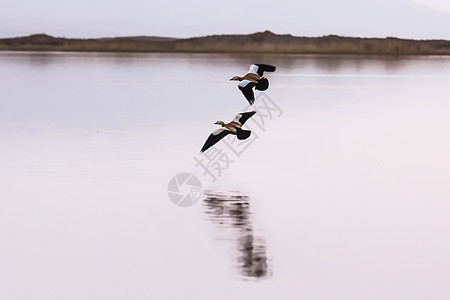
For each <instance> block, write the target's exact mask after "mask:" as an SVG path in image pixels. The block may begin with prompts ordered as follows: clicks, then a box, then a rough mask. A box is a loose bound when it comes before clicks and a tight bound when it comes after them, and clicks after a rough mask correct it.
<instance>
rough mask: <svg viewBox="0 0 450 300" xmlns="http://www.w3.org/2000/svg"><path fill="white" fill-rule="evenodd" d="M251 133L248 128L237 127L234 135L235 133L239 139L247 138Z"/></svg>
mask: <svg viewBox="0 0 450 300" xmlns="http://www.w3.org/2000/svg"><path fill="white" fill-rule="evenodd" d="M251 134H252V132H251V131H250V130H244V129H241V128H237V132H236V135H237V138H238V139H239V140H245V139H248V137H249V136H250V135H251Z"/></svg>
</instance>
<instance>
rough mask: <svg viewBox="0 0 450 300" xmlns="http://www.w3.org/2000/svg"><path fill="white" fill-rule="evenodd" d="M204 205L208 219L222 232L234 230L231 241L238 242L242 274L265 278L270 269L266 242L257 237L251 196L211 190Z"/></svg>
mask: <svg viewBox="0 0 450 300" xmlns="http://www.w3.org/2000/svg"><path fill="white" fill-rule="evenodd" d="M204 208H205V213H206V215H207V219H209V220H211V221H212V222H213V223H214V224H216V225H217V227H218V229H219V230H220V232H221V233H231V234H232V238H231V240H234V241H236V242H237V246H238V247H237V250H238V265H237V267H238V269H239V270H240V272H241V274H242V275H244V276H246V277H253V278H262V277H265V276H266V275H267V274H268V270H269V266H268V261H267V254H266V243H265V241H264V239H263V238H262V237H259V236H255V233H254V229H253V225H252V223H251V213H250V207H249V198H248V197H247V196H242V195H225V194H220V193H214V192H211V191H209V192H207V193H206V199H205V200H204Z"/></svg>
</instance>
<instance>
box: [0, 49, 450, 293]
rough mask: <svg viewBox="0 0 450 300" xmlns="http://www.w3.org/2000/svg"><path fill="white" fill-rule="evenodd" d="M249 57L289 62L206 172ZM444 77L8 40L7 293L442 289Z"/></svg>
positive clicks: (0, 285)
mask: <svg viewBox="0 0 450 300" xmlns="http://www.w3.org/2000/svg"><path fill="white" fill-rule="evenodd" d="M252 62H264V63H270V64H275V65H277V67H278V69H277V72H275V73H273V74H267V76H268V78H269V80H270V88H269V90H268V91H267V92H265V94H264V95H263V97H265V98H258V99H257V102H256V108H257V109H258V110H259V112H260V115H263V114H265V116H266V117H265V118H264V124H263V126H260V127H258V124H257V123H256V121H258V119H255V122H253V123H252V122H251V121H248V124H246V125H248V126H249V127H251V128H252V130H253V131H254V135H253V136H254V137H255V136H257V138H255V139H254V140H253V142H252V143H251V144H249V145H248V147H246V148H242V147H241V148H232V147H234V146H233V145H236V144H233V143H234V142H233V140H232V139H229V140H226V141H223V143H221V144H219V145H218V146H220V147H221V148H220V149H219V150H222V151H223V152H222V154H224V153H225V154H226V155H227V158H228V159H229V161H228V167H227V168H226V169H224V170H222V171H221V173H220V174H217V173H215V175H216V178H215V181H213V179H212V177H211V176H209V175H207V174H206V175H205V172H204V170H203V169H202V168H201V167H199V166H198V162H197V161H196V158H197V159H204V161H206V159H207V158H206V156H200V155H199V150H200V148H201V146H202V145H203V143H204V141H205V140H206V138H207V136H208V135H209V133H210V132H211V131H212V130H214V129H215V125H213V123H214V122H215V121H217V120H224V121H230V120H231V119H232V118H233V116H234V115H235V114H236V113H238V112H240V111H242V110H243V109H245V108H246V107H247V103H246V101H245V100H244V98H243V96H242V95H241V94H240V92H239V91H238V90H237V88H236V84H235V83H233V82H229V81H228V79H229V78H231V77H232V76H233V75H242V74H244V73H245V72H246V71H247V69H248V65H249V64H250V63H252ZM449 80H450V58H448V57H405V58H381V57H335V56H329V57H317V56H255V57H253V56H241V57H236V56H227V55H205V54H192V55H181V54H177V55H174V54H136V55H128V54H122V55H112V54H60V53H1V54H0V82H1V87H2V95H1V97H0V167H1V172H0V191H1V199H2V201H1V203H2V209H1V210H0V237H1V238H0V243H1V245H0V246H1V247H0V249H1V250H0V251H1V252H0V253H1V254H2V255H1V256H0V257H1V258H0V265H1V271H0V298H2V299H61V298H64V299H99V298H108V299H149V298H150V299H246V298H252V299H274V298H281V299H294V298H295V299H298V298H306V299H448V297H449V296H450V288H449V287H448V278H449V277H450V271H449V270H450V268H449V266H450V259H449V256H448V253H449V252H450V242H449V241H448V234H449V233H450V218H449V213H448V212H449V211H450V204H449V203H450V202H449V199H450V191H449V189H448V182H449V179H450V159H449V156H448V153H450V142H449V140H448V128H450V119H449V118H448V115H449V113H450V102H449V101H448V99H449V97H448V95H449V94H450V85H448V82H449ZM264 101H266V102H264ZM263 103H266V104H267V103H269V104H272V106H271V107H272V108H275V110H270V109H269V110H268V109H267V107H264V106H263ZM273 105H275V106H273ZM264 109H265V110H264ZM271 112H272V113H273V115H270V116H269V114H270V113H271ZM259 121H261V119H259ZM259 125H261V123H259ZM227 145H231V148H230V147H228V146H227ZM227 147H228V148H227ZM232 149H235V150H236V149H240V150H238V151H234V152H233V151H232ZM242 149H244V150H242ZM210 155H211V153H210ZM224 157H225V156H224ZM180 172H190V173H193V174H195V175H196V176H197V177H198V178H199V179H200V181H201V183H202V186H203V190H204V193H203V195H202V197H201V199H200V200H199V202H197V203H196V204H195V205H194V206H192V207H189V208H180V207H177V206H175V205H174V204H173V203H172V202H171V201H170V200H169V198H168V194H167V188H168V183H169V181H170V180H171V178H172V177H173V176H174V175H176V174H178V173H180Z"/></svg>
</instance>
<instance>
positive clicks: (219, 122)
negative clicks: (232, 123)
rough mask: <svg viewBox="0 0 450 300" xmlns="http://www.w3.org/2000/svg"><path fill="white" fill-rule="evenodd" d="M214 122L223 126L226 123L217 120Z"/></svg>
mask: <svg viewBox="0 0 450 300" xmlns="http://www.w3.org/2000/svg"><path fill="white" fill-rule="evenodd" d="M214 124H216V125H221V126H223V125H225V123H224V122H223V121H217V122H216V123H214Z"/></svg>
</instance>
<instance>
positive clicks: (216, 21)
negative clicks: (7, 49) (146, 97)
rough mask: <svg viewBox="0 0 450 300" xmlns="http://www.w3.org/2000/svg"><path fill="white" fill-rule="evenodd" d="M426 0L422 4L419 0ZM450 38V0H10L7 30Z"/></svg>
mask: <svg viewBox="0 0 450 300" xmlns="http://www.w3.org/2000/svg"><path fill="white" fill-rule="evenodd" d="M418 3H420V5H419V4H418ZM264 30H271V31H273V32H275V33H280V34H287V33H290V34H293V35H296V36H322V35H328V34H339V35H345V36H361V37H386V36H397V37H404V38H445V39H450V1H449V0H414V1H413V0H339V1H336V0H321V1H318V0H299V1H296V2H295V3H294V2H292V1H290V0H278V1H272V0H260V1H258V2H257V3H256V4H254V8H252V7H251V5H250V3H249V2H243V1H241V0H228V1H226V2H223V1H220V2H219V1H213V0H192V1H180V0H164V1H154V0H150V1H149V0H115V1H108V0H65V1H59V0H39V1H35V0H3V1H2V2H1V3H0V37H12V36H20V35H29V34H33V33H47V34H50V35H54V36H65V37H105V36H131V35H147V36H152V35H153V36H170V37H193V36H203V35H210V34H249V33H254V32H258V31H264Z"/></svg>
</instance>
